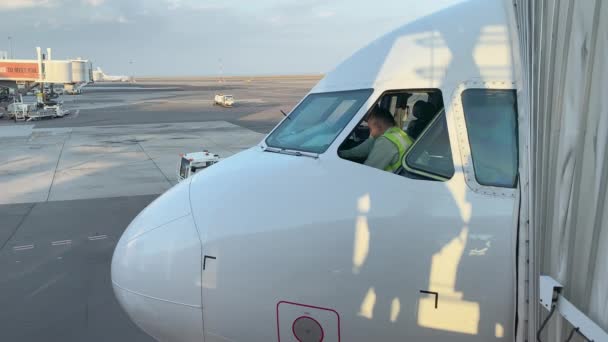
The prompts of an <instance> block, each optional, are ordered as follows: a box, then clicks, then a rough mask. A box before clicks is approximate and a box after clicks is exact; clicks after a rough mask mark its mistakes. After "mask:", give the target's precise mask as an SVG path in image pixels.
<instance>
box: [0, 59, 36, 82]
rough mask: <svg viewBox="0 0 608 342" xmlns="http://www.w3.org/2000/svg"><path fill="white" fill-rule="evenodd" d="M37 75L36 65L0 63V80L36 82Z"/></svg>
mask: <svg viewBox="0 0 608 342" xmlns="http://www.w3.org/2000/svg"><path fill="white" fill-rule="evenodd" d="M39 75H40V72H39V71H38V63H29V62H2V61H0V79H9V80H13V79H15V80H23V79H31V80H37V79H38V78H39Z"/></svg>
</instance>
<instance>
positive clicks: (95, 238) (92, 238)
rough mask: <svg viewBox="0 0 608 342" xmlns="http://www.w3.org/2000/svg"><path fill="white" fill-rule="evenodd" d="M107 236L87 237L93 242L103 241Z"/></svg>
mask: <svg viewBox="0 0 608 342" xmlns="http://www.w3.org/2000/svg"><path fill="white" fill-rule="evenodd" d="M107 237H108V236H107V235H95V236H89V241H95V240H103V239H105V238H107Z"/></svg>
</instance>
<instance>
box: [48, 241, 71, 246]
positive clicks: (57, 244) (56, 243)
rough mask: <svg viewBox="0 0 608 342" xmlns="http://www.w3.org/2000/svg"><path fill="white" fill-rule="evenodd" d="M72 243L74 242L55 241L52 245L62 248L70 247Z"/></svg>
mask: <svg viewBox="0 0 608 342" xmlns="http://www.w3.org/2000/svg"><path fill="white" fill-rule="evenodd" d="M71 243H72V240H61V241H53V242H51V245H53V246H61V245H69V244H71Z"/></svg>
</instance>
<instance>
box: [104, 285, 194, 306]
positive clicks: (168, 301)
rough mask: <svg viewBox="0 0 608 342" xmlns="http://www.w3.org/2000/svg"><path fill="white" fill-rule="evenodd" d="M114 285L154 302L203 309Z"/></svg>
mask: <svg viewBox="0 0 608 342" xmlns="http://www.w3.org/2000/svg"><path fill="white" fill-rule="evenodd" d="M112 285H114V286H116V287H118V288H119V289H121V290H124V291H127V292H130V293H132V294H136V295H138V296H142V297H146V298H150V299H154V300H157V301H160V302H166V303H171V304H175V305H181V306H188V307H191V308H195V309H202V308H203V307H202V305H193V304H186V303H180V302H174V301H171V300H168V299H161V298H157V297H154V296H150V295H146V294H143V293H140V292H137V291H133V290H129V289H126V288H124V287H122V286H120V285H118V284H117V283H116V282H115V281H114V280H112Z"/></svg>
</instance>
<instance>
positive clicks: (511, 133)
mask: <svg viewBox="0 0 608 342" xmlns="http://www.w3.org/2000/svg"><path fill="white" fill-rule="evenodd" d="M462 108H463V110H464V118H465V122H466V125H467V132H468V135H469V143H470V145H471V155H472V159H473V168H474V169H475V178H476V179H477V182H478V183H479V184H481V185H489V186H497V187H504V188H514V187H515V186H516V181H517V167H518V154H517V100H516V95H515V90H498V89H467V90H465V91H464V92H463V93H462Z"/></svg>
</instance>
